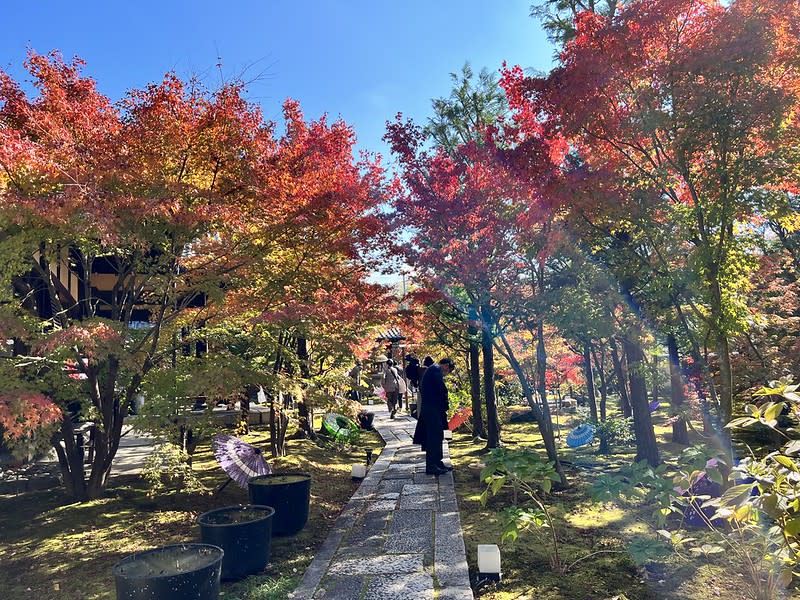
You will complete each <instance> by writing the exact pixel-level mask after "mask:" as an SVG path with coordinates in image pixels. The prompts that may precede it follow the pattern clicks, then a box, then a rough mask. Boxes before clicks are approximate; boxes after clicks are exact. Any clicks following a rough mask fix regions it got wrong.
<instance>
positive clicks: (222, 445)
mask: <svg viewBox="0 0 800 600" xmlns="http://www.w3.org/2000/svg"><path fill="white" fill-rule="evenodd" d="M212 445H213V446H214V456H216V457H217V462H218V463H219V466H220V467H222V470H223V471H225V472H226V473H227V474H228V477H230V478H231V479H232V480H233V481H235V482H236V483H237V484H238V485H240V486H241V487H243V488H244V489H247V483H248V481H249V480H250V478H251V477H258V476H259V475H269V474H270V473H271V472H272V470H271V469H270V468H269V465H268V464H267V461H266V460H265V459H264V456H263V455H262V454H261V450H259V449H258V448H256V447H255V446H251V445H250V444H248V443H247V442H243V441H242V440H240V439H239V438H237V437H234V436H232V435H226V434H224V433H220V434H217V435H215V436H214V440H213V444H212ZM226 485H227V484H226ZM223 487H224V486H223ZM220 489H222V488H220Z"/></svg>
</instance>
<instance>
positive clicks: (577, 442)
mask: <svg viewBox="0 0 800 600" xmlns="http://www.w3.org/2000/svg"><path fill="white" fill-rule="evenodd" d="M593 439H594V425H592V424H591V423H584V424H583V425H578V426H577V427H576V428H575V429H573V430H572V431H570V432H569V434H568V435H567V446H569V447H570V448H577V447H578V446H585V445H586V444H588V443H589V442H591V441H592V440H593Z"/></svg>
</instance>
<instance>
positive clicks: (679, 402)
mask: <svg viewBox="0 0 800 600" xmlns="http://www.w3.org/2000/svg"><path fill="white" fill-rule="evenodd" d="M667 354H668V355H669V389H670V404H671V410H670V413H671V414H673V415H680V414H681V413H682V412H683V411H682V409H683V404H684V401H685V397H684V393H683V379H682V378H681V364H680V356H679V355H678V341H677V340H676V339H675V335H674V334H672V333H670V334H669V335H667ZM672 441H673V442H675V443H676V444H688V443H689V432H688V431H687V429H686V421H685V420H684V418H683V417H682V416H680V417H678V419H677V420H676V421H675V422H674V423H673V424H672Z"/></svg>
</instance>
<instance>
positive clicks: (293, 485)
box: [247, 473, 311, 535]
mask: <svg viewBox="0 0 800 600" xmlns="http://www.w3.org/2000/svg"><path fill="white" fill-rule="evenodd" d="M247 489H248V491H249V493H250V502H251V503H253V504H258V505H266V506H271V507H272V508H274V509H275V516H274V517H273V518H272V533H273V534H274V535H294V534H295V533H297V532H298V531H300V530H301V529H303V527H305V526H306V522H307V521H308V506H309V502H310V501H311V475H309V474H307V473H271V474H270V475H261V476H259V477H253V478H252V479H250V481H249V483H248V486H247Z"/></svg>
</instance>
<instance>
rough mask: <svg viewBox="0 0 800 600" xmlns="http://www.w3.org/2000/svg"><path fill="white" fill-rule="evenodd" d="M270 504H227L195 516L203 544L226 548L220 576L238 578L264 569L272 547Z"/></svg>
mask: <svg viewBox="0 0 800 600" xmlns="http://www.w3.org/2000/svg"><path fill="white" fill-rule="evenodd" d="M274 514H275V509H273V508H272V507H271V506H261V505H257V504H245V505H239V506H226V507H225V508H218V509H216V510H211V511H209V512H206V513H203V514H202V515H200V516H199V517H197V523H198V524H199V525H200V537H201V539H202V541H203V543H204V544H213V545H214V546H219V547H220V548H222V549H223V550H224V551H225V558H224V559H223V560H222V578H223V579H240V578H242V577H244V576H245V575H250V574H252V573H258V572H259V571H263V570H264V567H265V566H266V565H267V563H268V562H269V552H270V549H271V548H272V516H273V515H274Z"/></svg>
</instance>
